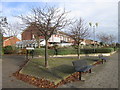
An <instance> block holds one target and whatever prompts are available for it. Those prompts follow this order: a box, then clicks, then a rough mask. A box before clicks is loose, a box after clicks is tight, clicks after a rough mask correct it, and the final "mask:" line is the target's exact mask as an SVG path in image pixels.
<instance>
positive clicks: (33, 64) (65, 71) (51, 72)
mask: <svg viewBox="0 0 120 90" xmlns="http://www.w3.org/2000/svg"><path fill="white" fill-rule="evenodd" d="M81 59H85V60H87V61H88V64H92V63H93V57H89V58H85V57H82V58H81ZM94 59H97V58H94ZM74 60H78V59H77V58H75V57H69V58H68V57H61V58H58V57H57V58H49V68H48V69H46V68H45V67H44V58H39V59H38V58H37V59H32V60H30V61H29V62H28V63H27V64H26V65H25V67H23V69H22V70H21V71H20V73H22V74H27V75H30V76H35V77H38V78H44V79H47V80H50V81H51V82H54V83H55V84H56V83H58V82H59V81H61V80H62V79H64V78H66V77H67V76H69V75H70V74H72V73H74V72H75V70H74V67H73V66H72V61H74Z"/></svg>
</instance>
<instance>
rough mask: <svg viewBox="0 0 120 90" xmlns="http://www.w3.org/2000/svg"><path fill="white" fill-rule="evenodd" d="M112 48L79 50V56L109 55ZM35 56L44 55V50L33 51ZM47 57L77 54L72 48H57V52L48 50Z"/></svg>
mask: <svg viewBox="0 0 120 90" xmlns="http://www.w3.org/2000/svg"><path fill="white" fill-rule="evenodd" d="M113 51H114V48H97V49H95V52H94V49H93V48H92V49H80V54H92V53H110V52H113ZM34 54H35V55H44V54H45V49H44V48H40V49H35V51H34ZM48 54H49V55H68V54H77V49H74V48H59V49H57V50H54V49H48Z"/></svg>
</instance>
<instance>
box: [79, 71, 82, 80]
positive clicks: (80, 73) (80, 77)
mask: <svg viewBox="0 0 120 90" xmlns="http://www.w3.org/2000/svg"><path fill="white" fill-rule="evenodd" d="M81 79H82V72H79V80H81Z"/></svg>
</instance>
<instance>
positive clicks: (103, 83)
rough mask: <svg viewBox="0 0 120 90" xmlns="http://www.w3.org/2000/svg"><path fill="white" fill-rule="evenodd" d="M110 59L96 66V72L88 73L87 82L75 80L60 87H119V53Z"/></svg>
mask: <svg viewBox="0 0 120 90" xmlns="http://www.w3.org/2000/svg"><path fill="white" fill-rule="evenodd" d="M109 59H110V60H109V61H108V62H106V63H105V64H100V65H97V66H96V67H94V68H93V72H94V73H92V74H86V75H85V78H86V81H85V82H82V81H78V82H73V83H69V84H66V85H62V86H60V87H59V88H118V53H115V54H113V55H112V56H110V57H109Z"/></svg>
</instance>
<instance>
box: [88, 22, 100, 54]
mask: <svg viewBox="0 0 120 90" xmlns="http://www.w3.org/2000/svg"><path fill="white" fill-rule="evenodd" d="M89 25H90V27H92V29H93V34H94V52H95V28H97V27H98V23H94V24H93V23H92V22H90V23H89Z"/></svg>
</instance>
